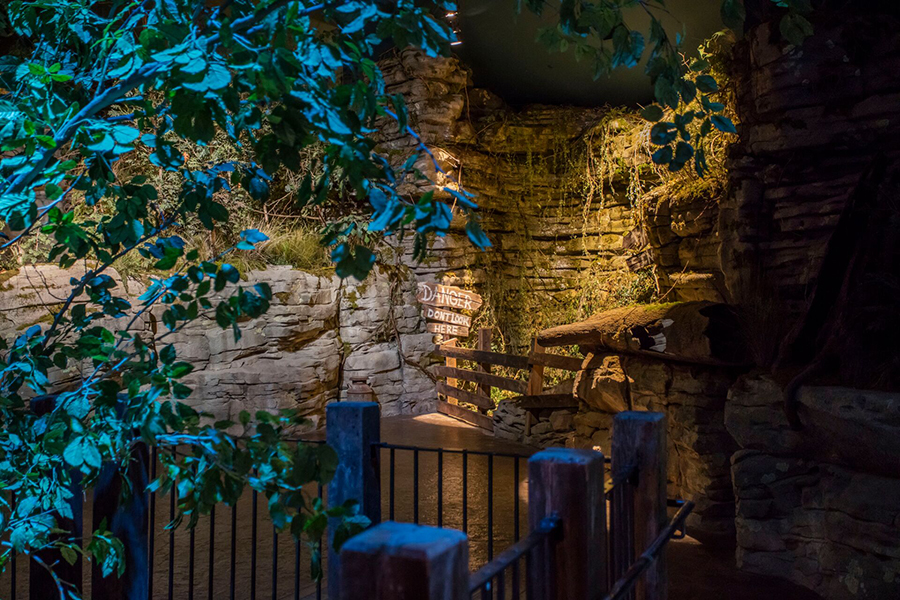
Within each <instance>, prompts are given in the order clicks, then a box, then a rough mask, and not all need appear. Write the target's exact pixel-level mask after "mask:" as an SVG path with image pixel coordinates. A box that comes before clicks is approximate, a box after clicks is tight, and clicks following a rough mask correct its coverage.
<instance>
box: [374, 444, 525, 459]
mask: <svg viewBox="0 0 900 600" xmlns="http://www.w3.org/2000/svg"><path fill="white" fill-rule="evenodd" d="M376 446H378V447H379V448H393V449H395V450H410V451H412V450H419V451H421V452H438V451H442V452H448V453H450V454H463V453H465V454H469V455H472V456H501V457H504V458H512V457H514V456H518V457H519V458H528V456H530V454H525V453H522V454H516V453H513V452H489V451H487V450H465V449H459V448H426V447H423V446H407V445H404V444H388V443H386V442H381V443H380V444H376Z"/></svg>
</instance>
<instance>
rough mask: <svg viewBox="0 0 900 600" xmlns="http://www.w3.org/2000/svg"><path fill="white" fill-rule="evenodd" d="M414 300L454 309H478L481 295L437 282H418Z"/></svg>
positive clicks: (480, 303)
mask: <svg viewBox="0 0 900 600" xmlns="http://www.w3.org/2000/svg"><path fill="white" fill-rule="evenodd" d="M416 300H418V301H419V303H421V304H427V305H429V306H438V307H444V308H454V309H456V310H478V309H479V308H481V305H482V304H483V302H482V301H481V296H479V295H478V294H476V293H475V292H470V291H468V290H464V289H462V288H458V287H454V286H452V285H441V284H439V283H420V284H419V287H418V290H417V292H416Z"/></svg>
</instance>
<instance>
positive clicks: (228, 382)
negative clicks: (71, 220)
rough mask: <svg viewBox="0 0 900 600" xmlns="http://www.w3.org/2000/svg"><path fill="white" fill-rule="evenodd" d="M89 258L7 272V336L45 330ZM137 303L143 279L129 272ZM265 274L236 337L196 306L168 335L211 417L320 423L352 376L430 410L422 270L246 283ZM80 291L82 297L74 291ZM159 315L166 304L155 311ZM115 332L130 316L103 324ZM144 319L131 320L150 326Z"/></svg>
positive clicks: (68, 377) (61, 383) (63, 378)
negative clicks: (264, 287)
mask: <svg viewBox="0 0 900 600" xmlns="http://www.w3.org/2000/svg"><path fill="white" fill-rule="evenodd" d="M83 274H84V271H83V269H82V268H78V267H73V268H72V269H69V270H61V269H59V268H58V267H56V266H53V265H36V266H27V267H22V268H21V269H18V270H16V271H8V272H6V273H5V274H4V281H3V282H2V284H0V336H2V337H3V339H11V338H13V337H15V336H16V335H18V334H21V333H22V332H24V331H26V330H27V329H28V328H29V327H32V326H35V325H39V326H42V327H44V328H46V327H47V326H48V325H49V323H50V322H52V319H53V314H54V312H55V311H58V310H59V308H60V307H61V303H62V302H63V301H64V300H65V298H66V297H67V296H68V294H69V293H70V291H71V283H70V279H71V278H72V277H80V276H82V275H83ZM110 274H111V275H112V276H113V277H114V279H116V280H117V281H118V282H119V283H120V284H121V285H123V288H124V289H125V290H126V292H127V295H128V296H129V298H130V301H131V302H132V305H134V306H138V305H139V304H140V301H139V300H138V296H139V295H140V294H141V293H142V292H143V291H144V289H145V288H144V285H143V283H141V282H140V281H137V280H129V281H126V282H122V281H121V279H120V278H119V276H118V274H116V273H115V271H112V270H111V271H110ZM261 282H264V283H267V284H268V285H269V286H270V288H271V289H272V294H273V299H272V303H271V307H270V309H269V311H268V312H267V313H266V314H265V315H263V316H262V317H260V318H258V319H251V320H249V321H246V322H242V323H241V333H242V335H241V338H240V339H239V340H235V339H234V334H233V332H232V331H231V330H230V329H227V330H223V329H222V328H221V327H219V326H218V325H217V324H216V322H215V319H214V318H212V316H211V315H201V316H200V317H199V318H198V319H197V320H195V321H194V322H192V323H191V324H190V325H188V326H187V327H185V328H184V329H181V330H180V331H178V332H177V333H174V334H172V335H170V336H169V337H168V339H167V343H172V344H174V345H175V348H176V351H177V352H178V356H179V358H180V359H181V360H186V361H188V362H190V363H191V364H192V365H194V371H193V372H192V373H190V374H189V375H188V376H186V377H185V379H184V383H186V384H187V385H189V386H191V387H192V388H193V390H194V391H193V393H192V394H191V396H190V397H189V398H187V399H186V403H187V404H189V405H191V406H193V407H195V408H196V409H197V410H201V411H204V412H207V413H210V414H212V415H213V416H214V417H215V418H216V419H231V420H235V421H236V420H237V417H238V413H240V411H242V410H248V411H250V412H251V413H252V412H255V411H257V410H267V411H275V410H279V409H285V408H290V409H295V410H299V411H300V413H301V414H302V415H304V416H305V417H306V418H307V419H309V421H310V424H311V426H313V427H317V426H320V425H322V424H323V419H324V415H325V405H326V404H327V403H328V402H331V401H335V400H337V399H338V398H339V397H340V395H341V394H342V393H343V392H344V391H346V388H347V385H348V384H349V381H350V377H351V376H352V375H356V374H362V375H365V376H367V377H368V378H369V382H370V384H371V385H372V387H373V389H374V391H375V399H376V400H377V401H378V402H379V403H380V404H381V405H382V410H383V413H384V414H385V415H392V414H400V413H411V412H415V413H418V412H428V411H431V410H433V409H434V402H435V398H436V395H435V391H434V383H433V380H432V379H431V377H430V376H429V375H428V373H427V371H426V370H425V368H426V367H428V366H429V361H430V360H431V358H430V354H431V352H432V349H433V335H432V334H430V333H426V332H425V331H424V323H423V320H422V318H421V316H420V314H419V308H418V306H417V305H416V304H415V280H414V279H413V278H412V276H411V275H410V274H409V273H406V272H403V273H401V274H399V275H397V274H394V275H392V276H389V275H388V274H387V273H385V272H381V271H376V272H374V273H373V274H372V275H371V277H370V278H369V279H368V280H367V281H366V282H365V283H364V284H348V283H346V282H345V283H342V282H341V281H340V280H339V279H338V278H337V277H335V276H328V277H323V276H319V275H313V274H310V273H305V272H303V271H298V270H295V269H292V268H290V267H271V268H269V269H266V270H263V271H250V272H249V273H247V274H246V275H245V278H244V281H242V283H241V285H247V286H252V285H254V284H256V283H261ZM79 301H82V300H79ZM152 312H153V313H154V314H155V315H156V317H157V321H158V320H159V316H160V313H161V309H159V308H157V309H154V310H153V311H152ZM102 324H103V325H104V326H106V327H108V328H110V329H113V330H115V329H116V328H118V327H124V326H125V322H124V320H119V321H117V320H114V319H108V320H105V321H104V322H103V323H102ZM150 327H151V325H150V322H149V320H148V319H147V318H142V319H139V320H138V321H137V323H136V324H135V328H136V329H139V330H144V331H147V332H148V333H149V329H150ZM81 371H82V367H81V366H80V365H75V366H71V367H69V368H68V369H67V370H66V371H64V372H59V371H58V370H53V371H52V372H51V380H52V381H53V382H54V385H55V386H56V389H65V388H66V387H69V386H72V385H76V384H77V383H78V382H79V381H80V379H81V377H82V372H81Z"/></svg>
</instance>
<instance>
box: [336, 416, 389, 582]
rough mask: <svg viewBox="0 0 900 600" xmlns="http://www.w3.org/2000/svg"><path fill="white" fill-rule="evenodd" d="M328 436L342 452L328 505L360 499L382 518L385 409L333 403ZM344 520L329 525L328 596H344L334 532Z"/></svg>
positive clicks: (363, 509) (366, 511) (366, 510)
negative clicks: (379, 446) (377, 446)
mask: <svg viewBox="0 0 900 600" xmlns="http://www.w3.org/2000/svg"><path fill="white" fill-rule="evenodd" d="M325 425H326V429H325V431H326V438H327V442H328V445H329V446H331V447H332V448H333V449H334V450H335V452H337V455H338V466H337V471H335V474H334V478H333V479H332V480H331V482H330V483H329V484H328V506H329V507H332V506H340V505H341V504H343V503H344V502H346V501H347V500H356V501H358V502H359V510H360V514H363V515H365V516H367V517H369V519H370V520H371V521H372V523H378V522H380V521H381V470H380V467H379V456H380V454H381V452H380V450H379V449H378V448H376V447H373V445H375V444H378V443H379V442H380V441H381V410H380V408H379V406H378V403H377V402H333V403H331V404H329V405H328V406H327V407H326V408H325ZM339 523H340V520H339V519H338V518H332V519H330V522H329V527H328V597H329V598H341V576H340V573H341V566H340V561H341V557H340V555H339V554H338V553H337V552H335V551H334V544H333V540H334V532H335V529H336V527H337V525H338V524H339Z"/></svg>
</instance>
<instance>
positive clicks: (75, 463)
mask: <svg viewBox="0 0 900 600" xmlns="http://www.w3.org/2000/svg"><path fill="white" fill-rule="evenodd" d="M212 4H214V3H207V2H203V1H200V0H163V1H152V2H151V1H148V0H113V1H109V0H103V1H100V0H16V1H12V2H9V3H6V4H5V7H4V9H3V10H4V11H5V12H3V19H2V22H3V26H4V30H5V31H6V30H8V32H10V33H11V35H13V36H15V37H16V38H17V44H16V47H17V52H15V53H11V54H9V55H7V56H3V57H0V90H2V95H0V148H2V151H3V152H4V154H3V155H2V159H0V219H2V221H3V222H4V223H5V224H6V225H7V227H8V230H11V231H13V232H18V233H16V234H15V235H12V236H11V238H8V241H7V242H5V243H4V244H3V247H4V248H8V247H12V246H15V245H16V244H18V243H19V242H20V241H21V240H24V239H26V238H28V237H35V236H37V237H39V238H41V239H43V240H46V242H47V244H48V246H47V247H48V250H47V254H46V260H49V261H54V262H56V263H57V264H59V265H60V266H61V267H63V268H67V267H72V266H74V265H76V264H79V265H84V266H85V268H84V270H83V271H73V273H78V274H77V275H75V276H74V277H73V278H72V280H71V284H72V289H71V293H70V294H69V296H68V297H67V298H65V299H63V300H62V302H61V304H60V305H59V306H58V307H54V308H53V317H52V321H51V322H50V323H49V324H48V325H46V326H42V325H35V326H33V327H31V328H29V329H28V330H27V331H25V332H24V334H23V335H21V336H19V337H18V338H16V339H14V340H7V342H6V344H5V346H4V349H5V350H6V352H5V354H4V355H3V357H2V360H0V419H2V430H0V485H2V487H3V489H4V491H5V493H4V494H3V495H0V515H2V522H0V527H2V532H0V539H3V540H8V541H7V542H4V547H3V550H2V558H0V562H2V564H4V565H5V564H7V563H8V561H9V558H10V557H11V556H12V555H13V554H17V553H20V554H26V555H30V556H35V553H36V552H37V551H39V550H42V549H45V548H47V547H51V546H53V547H57V548H59V549H60V550H61V552H62V554H63V557H64V558H65V559H66V560H74V559H75V558H77V555H78V554H79V553H84V554H85V555H87V556H89V557H91V558H92V559H93V560H95V561H97V562H98V564H100V565H101V566H102V570H103V572H104V574H109V575H111V574H114V573H121V570H122V569H123V568H124V562H123V560H124V558H123V557H124V553H123V548H122V544H121V542H120V541H119V540H116V539H115V538H114V537H113V536H112V534H111V533H110V532H109V531H107V528H106V526H105V525H101V527H99V528H98V529H97V531H94V532H93V534H92V536H91V537H90V540H89V541H87V542H86V543H85V544H83V545H82V544H81V542H80V540H77V539H70V538H68V537H66V536H65V535H56V534H57V533H58V532H57V530H56V519H57V518H58V517H67V516H71V514H70V512H71V509H70V508H69V506H68V501H69V500H70V497H71V494H72V492H71V491H70V488H69V484H70V482H71V480H72V477H73V474H74V473H80V475H81V477H82V482H83V485H84V486H87V487H90V486H92V485H93V484H94V483H95V482H96V481H97V478H98V477H99V474H100V470H101V468H102V467H103V466H104V465H106V464H112V465H117V466H118V467H119V468H120V469H122V470H123V471H124V470H125V469H126V468H127V466H128V463H129V461H130V460H132V459H131V456H132V452H133V449H134V446H135V444H137V443H139V442H144V443H146V444H148V445H151V446H154V447H156V448H157V449H158V451H159V456H160V460H161V461H162V465H163V469H162V471H161V474H160V476H159V477H158V478H157V479H156V480H155V481H153V482H152V483H151V485H150V487H151V489H154V490H158V491H159V492H160V493H172V494H175V495H176V498H177V507H178V510H177V514H176V518H175V520H174V522H173V523H172V524H171V525H170V526H172V527H176V526H178V525H179V524H181V523H182V522H185V523H186V524H187V525H188V526H192V525H194V524H195V523H196V522H197V519H198V518H199V516H200V515H201V514H204V513H206V512H208V511H209V510H210V508H211V507H212V506H213V505H215V504H217V503H220V502H225V503H228V504H233V503H234V502H235V501H236V500H237V498H238V497H239V496H240V495H241V493H242V492H243V490H244V489H245V488H247V487H250V488H252V489H254V490H256V491H258V492H260V493H262V494H264V495H265V496H266V497H267V498H268V506H269V512H270V514H271V515H272V517H273V519H274V521H275V523H276V526H278V527H279V528H280V529H283V530H288V531H290V532H291V533H293V534H294V535H295V536H297V537H298V538H299V537H303V538H305V539H306V540H307V541H309V542H311V543H315V542H316V541H317V540H318V539H319V538H320V537H321V535H322V532H323V529H324V525H325V522H326V520H327V517H329V516H336V517H343V519H344V521H343V523H344V525H343V526H342V529H341V531H339V532H337V536H336V539H337V540H342V539H346V537H347V536H349V535H350V534H352V532H353V531H356V530H358V529H359V528H360V527H363V526H365V524H366V521H365V519H364V518H363V517H361V516H359V515H357V514H356V509H355V507H354V506H353V505H352V504H348V505H347V506H344V507H339V508H338V509H333V510H331V511H327V510H326V509H325V508H324V507H323V506H321V503H319V502H316V501H313V502H310V501H308V500H306V499H304V496H303V494H302V490H303V487H304V486H305V485H307V484H309V483H310V482H313V481H317V482H321V483H327V481H328V480H329V479H330V477H331V476H332V474H333V472H334V469H335V457H334V453H333V452H331V451H330V450H329V449H327V448H325V447H322V448H319V447H312V446H308V445H305V444H302V443H300V444H298V443H295V442H290V441H289V436H290V434H291V433H292V432H293V431H294V430H296V428H297V427H298V425H300V424H301V420H300V419H299V417H298V416H297V415H295V414H293V413H292V412H290V411H284V412H281V413H278V414H276V415H272V414H269V413H267V412H259V413H257V414H256V415H249V414H247V413H243V414H242V415H241V418H240V422H239V423H230V422H227V421H219V422H213V421H212V419H211V418H209V417H210V416H209V415H204V414H201V413H198V412H197V411H195V410H194V409H192V408H191V407H189V406H188V405H187V404H185V403H184V402H183V400H185V399H186V398H188V397H189V396H190V394H191V393H192V390H191V388H190V386H189V385H187V384H186V383H185V380H184V378H185V377H186V376H188V375H189V374H190V373H191V371H192V369H193V366H192V365H191V364H190V363H189V362H186V361H183V360H179V358H178V353H177V351H176V348H175V346H174V345H173V344H172V343H171V342H172V337H173V335H174V334H175V333H177V332H179V331H180V330H182V329H183V328H184V327H185V326H187V325H188V324H189V323H191V322H192V321H193V320H195V319H197V318H198V317H200V316H208V317H210V318H214V319H215V321H216V323H217V324H218V325H219V326H221V327H222V328H224V329H230V330H231V331H233V334H234V337H235V338H236V339H237V338H239V337H240V335H241V329H240V326H239V324H240V323H241V322H242V321H244V320H247V319H253V318H256V317H259V316H260V315H262V314H263V313H264V312H265V311H266V310H267V309H268V307H269V303H270V301H271V298H272V292H271V290H270V289H269V288H268V286H266V285H265V284H259V285H256V286H252V287H248V286H245V285H243V284H242V283H241V280H240V277H239V272H238V269H237V268H236V267H235V266H233V265H232V264H230V263H229V262H227V261H226V259H227V258H228V255H229V254H231V253H232V252H253V251H255V249H256V248H258V247H259V246H260V245H264V244H265V242H266V236H264V235H263V234H261V233H260V232H259V231H257V230H255V229H248V230H245V231H243V232H242V233H241V234H240V237H239V239H236V240H235V241H234V242H233V243H232V244H231V245H230V246H228V247H227V248H225V249H224V250H223V251H222V252H221V253H220V254H218V255H216V256H212V257H201V256H200V254H199V252H198V251H197V250H196V249H192V248H190V246H189V245H188V244H186V243H185V241H184V239H183V238H181V237H180V236H178V235H174V234H173V230H176V229H178V228H184V227H185V226H186V225H187V224H196V225H197V226H199V227H202V228H205V229H207V230H210V231H212V230H215V229H218V228H220V227H221V226H222V225H224V224H227V223H228V221H229V219H230V215H229V211H228V209H227V208H226V206H225V203H223V198H224V197H225V196H227V195H229V194H231V193H233V192H235V191H238V190H240V191H242V192H243V193H246V194H248V195H249V196H250V197H251V198H254V199H264V198H265V197H267V195H268V194H269V192H270V188H271V186H272V176H273V174H274V173H276V172H277V171H278V170H281V169H288V170H293V171H298V170H300V169H299V167H300V166H301V164H300V161H301V156H308V154H309V153H306V154H304V151H305V150H306V149H308V148H310V147H312V146H315V147H316V148H317V154H316V155H317V157H318V163H317V164H316V165H315V168H313V169H306V176H305V178H304V179H303V180H302V182H301V183H300V185H299V186H298V187H297V190H296V191H295V194H294V196H295V198H297V200H298V202H299V203H300V204H305V205H314V204H321V203H324V202H326V201H327V200H329V196H328V193H327V192H328V190H329V189H332V188H333V187H334V185H335V182H336V181H339V182H340V186H341V188H342V189H344V190H346V193H347V194H348V196H349V197H350V198H359V199H364V200H368V202H369V203H370V205H371V221H370V223H368V224H363V225H359V224H357V225H355V226H354V228H353V229H349V230H348V228H344V229H340V228H333V232H334V235H333V239H329V240H328V243H331V244H333V246H334V249H333V251H332V255H333V257H334V259H335V261H336V263H337V269H338V272H339V273H340V274H341V275H344V276H355V277H358V278H364V277H365V276H366V274H367V273H368V271H369V269H370V268H371V265H372V262H373V255H372V252H371V250H370V248H369V246H367V245H365V244H364V243H360V234H359V231H358V230H359V229H365V230H366V231H371V232H373V233H372V234H371V235H370V234H368V233H366V234H365V236H367V237H366V241H367V242H369V243H371V242H372V237H371V236H375V235H383V234H385V233H391V232H396V231H398V230H401V229H402V228H411V229H412V230H413V232H414V234H415V235H416V237H417V238H418V240H419V241H418V242H417V245H418V246H419V247H420V248H424V246H425V241H424V240H425V237H426V236H428V235H431V234H439V235H440V234H442V233H443V232H444V231H446V229H447V227H448V226H449V224H450V218H451V217H450V207H449V206H448V205H446V204H444V203H443V202H441V201H439V200H437V199H435V198H434V197H433V195H431V196H428V197H427V198H424V199H417V200H416V201H413V200H410V199H408V198H406V197H403V196H401V195H400V194H399V193H398V191H397V189H398V186H399V185H400V184H402V183H403V182H404V181H407V180H410V179H420V178H423V177H424V175H423V174H422V173H421V172H420V171H419V170H418V169H416V168H415V164H416V160H417V159H418V158H419V157H418V155H414V156H411V157H409V160H406V161H405V162H403V163H402V164H399V165H397V164H392V163H391V162H389V161H388V160H387V159H386V158H385V157H383V156H380V155H379V154H378V153H377V152H376V147H375V146H376V145H375V141H374V140H373V139H372V133H373V132H374V131H375V128H376V121H378V120H383V119H386V118H387V119H392V120H395V121H396V122H397V124H398V125H399V126H400V127H401V128H407V125H406V112H405V108H404V106H403V103H402V100H401V99H399V98H397V97H393V96H390V95H388V94H386V92H385V85H384V81H383V79H382V76H381V73H380V71H379V69H378V66H377V65H376V63H375V61H374V59H373V57H374V56H375V50H376V47H377V46H378V45H379V44H381V43H383V42H384V41H387V40H390V41H392V42H393V43H395V44H398V45H401V46H405V45H408V44H412V45H415V46H418V47H420V48H422V49H423V50H424V51H425V52H427V53H428V54H430V55H435V54H438V53H441V52H446V51H447V49H448V47H449V44H450V42H451V41H452V33H451V32H450V30H449V29H448V28H447V27H445V26H444V25H443V24H442V23H440V22H439V21H437V20H435V19H434V17H433V16H432V9H434V8H439V9H441V10H444V11H446V10H449V9H451V8H452V5H450V4H449V3H445V2H436V3H433V4H432V3H422V2H413V1H412V0H399V1H397V2H394V3H391V4H385V3H376V2H374V1H369V0H352V1H337V0H331V1H326V2H324V3H321V4H313V3H307V2H303V1H288V0H261V1H260V0H234V1H231V2H226V3H217V4H218V5H216V6H212ZM410 133H412V132H411V130H410ZM222 137H224V138H226V139H227V140H228V141H229V142H230V143H231V144H233V145H234V146H235V147H237V148H240V149H241V152H240V153H239V154H238V156H239V158H237V159H231V160H221V161H220V160H215V159H214V157H211V159H210V160H209V161H208V162H207V163H206V164H203V165H201V166H199V167H198V166H197V164H196V163H194V164H188V163H187V162H186V161H185V157H184V155H183V152H182V150H181V148H183V147H184V145H185V144H190V145H195V146H204V145H207V144H210V143H211V142H212V141H213V140H214V139H217V138H222ZM421 150H422V152H427V149H425V148H424V146H423V147H422V149H421ZM130 156H144V157H146V160H147V161H148V162H149V164H150V165H152V168H154V169H158V170H159V171H160V172H163V173H171V174H173V176H174V177H177V178H178V180H180V186H179V192H178V195H177V198H176V199H174V201H168V202H166V203H165V204H164V203H162V202H161V201H160V198H159V197H158V192H157V190H156V188H155V187H154V186H153V185H151V183H150V182H149V181H148V178H147V177H146V176H145V175H129V174H128V171H129V170H128V169H118V168H117V166H118V165H119V164H120V163H121V162H122V161H123V160H125V159H126V158H127V157H130ZM314 175H315V176H314ZM452 193H454V194H455V195H456V196H458V197H460V198H461V199H465V201H464V202H463V201H462V200H461V201H459V202H457V206H458V207H459V208H460V209H461V210H462V211H463V212H464V213H471V211H472V209H474V208H475V204H474V203H473V202H472V201H471V200H470V199H469V197H468V196H467V195H466V194H464V193H463V192H459V191H457V190H453V192H452ZM101 205H103V206H105V207H108V208H109V209H108V210H103V211H96V210H82V209H81V207H89V208H90V207H98V206H101ZM468 230H469V231H470V232H471V236H472V239H473V241H474V242H475V243H476V244H480V245H486V244H487V243H488V242H487V240H486V238H485V237H484V234H483V233H481V230H480V229H479V228H478V227H477V223H476V221H474V220H472V221H471V223H470V226H469V228H468ZM329 235H332V234H331V233H329ZM135 252H137V253H139V254H140V255H141V256H143V258H144V260H146V261H149V262H150V264H152V267H153V268H154V269H155V270H156V272H157V274H158V275H157V276H154V277H153V278H152V279H151V281H150V283H149V285H148V288H147V291H146V292H145V293H144V294H143V295H142V296H141V297H140V302H139V303H138V304H137V305H135V306H132V304H131V303H130V302H129V300H128V299H127V296H126V295H124V294H122V293H121V289H120V285H119V281H118V279H116V278H115V277H114V276H113V275H112V270H111V266H112V265H113V264H114V263H116V261H119V260H121V259H123V257H125V256H127V255H129V254H131V253H135ZM82 273H83V274H82ZM148 325H149V327H148ZM73 367H78V368H80V369H81V370H82V371H83V372H84V376H83V377H82V378H81V380H80V381H78V383H77V384H75V385H74V386H71V387H70V388H68V389H65V390H62V391H60V390H57V389H56V388H55V387H54V381H55V380H56V379H57V378H58V376H57V373H58V371H59V370H65V369H68V368H73ZM46 392H55V394H54V396H53V399H52V407H51V408H50V409H49V410H47V411H46V412H43V413H41V414H38V412H37V411H35V410H33V407H32V406H31V401H30V400H29V398H30V397H32V396H33V395H35V394H44V393H46ZM130 492H131V491H129V492H128V493H130ZM13 497H14V498H15V502H13ZM317 569H318V565H317V563H316V562H315V561H314V571H316V570H317ZM58 585H59V591H60V594H61V595H64V596H71V597H75V596H76V595H77V590H74V589H71V588H69V587H68V586H67V585H66V584H65V583H64V582H58Z"/></svg>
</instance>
